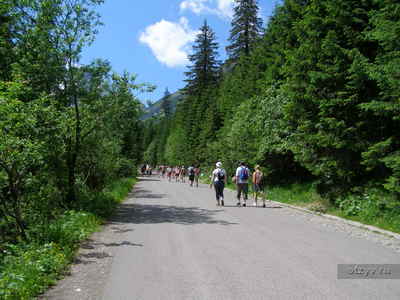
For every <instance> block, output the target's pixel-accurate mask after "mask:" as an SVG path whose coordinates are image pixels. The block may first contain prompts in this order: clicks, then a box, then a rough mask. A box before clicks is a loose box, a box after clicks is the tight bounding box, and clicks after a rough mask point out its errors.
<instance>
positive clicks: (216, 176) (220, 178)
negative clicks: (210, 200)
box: [210, 162, 227, 206]
mask: <svg viewBox="0 0 400 300" xmlns="http://www.w3.org/2000/svg"><path fill="white" fill-rule="evenodd" d="M216 167H217V168H216V169H215V170H214V171H213V172H212V174H211V182H210V188H212V186H213V185H214V189H215V197H216V199H217V206H219V205H222V206H224V205H225V203H224V188H225V184H226V183H227V179H226V177H227V176H226V171H225V170H224V169H222V163H221V162H217V163H216Z"/></svg>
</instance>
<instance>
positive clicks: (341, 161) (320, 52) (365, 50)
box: [143, 0, 400, 214]
mask: <svg viewBox="0 0 400 300" xmlns="http://www.w3.org/2000/svg"><path fill="white" fill-rule="evenodd" d="M258 16H259V8H258V4H257V1H255V0H238V1H235V10H234V18H233V19H232V24H231V30H230V36H229V40H228V42H229V46H228V47H226V51H227V55H228V59H227V60H226V61H224V62H221V61H219V60H218V47H219V46H218V43H217V38H216V36H215V35H214V33H213V30H212V28H210V26H209V25H208V24H207V22H205V23H204V25H203V26H202V27H201V28H200V33H199V34H198V35H197V39H196V41H195V43H194V46H193V49H192V53H191V55H190V57H189V60H190V65H189V66H188V71H187V72H186V73H185V75H186V86H185V88H184V89H183V93H184V94H185V98H184V100H182V101H180V103H179V104H178V107H177V110H176V113H174V114H172V115H171V114H170V113H169V110H165V113H162V114H160V115H159V116H158V117H154V118H152V119H150V120H147V121H146V122H145V136H144V140H143V141H144V148H146V149H147V150H146V151H145V156H144V157H145V159H146V160H147V161H148V162H150V163H152V164H172V165H189V164H201V165H202V166H203V167H204V168H210V167H212V166H213V165H214V163H215V162H216V161H218V160H221V161H222V162H223V163H224V165H225V167H226V168H227V169H228V170H229V172H232V171H233V169H234V168H235V167H236V166H237V162H238V161H240V160H244V161H246V162H247V163H248V164H249V166H254V165H255V164H260V165H261V166H263V168H264V171H265V173H266V174H267V175H268V176H267V182H268V185H270V186H274V185H280V184H289V183H294V182H297V183H299V182H300V183H301V182H303V183H304V182H311V183H312V184H313V186H315V188H316V190H317V192H318V193H319V194H320V195H321V196H323V197H324V198H325V199H329V200H330V201H331V202H332V203H334V204H336V205H339V204H340V203H339V201H340V200H339V199H340V197H342V196H344V195H349V194H360V195H362V194H363V193H364V192H365V191H379V193H383V194H385V195H388V197H389V198H390V199H392V200H393V201H391V202H390V204H389V203H387V202H384V201H383V200H379V199H377V200H376V201H378V202H379V201H381V202H380V203H375V204H376V205H377V206H379V207H381V208H382V209H385V208H387V207H390V209H393V210H396V211H397V214H398V213H400V211H399V210H400V209H399V202H398V201H399V199H400V81H399V78H400V77H399V69H400V68H399V67H400V43H399V39H398V37H399V34H400V4H399V3H398V1H394V0H366V1H358V0H357V1H356V0H354V1H352V0H284V1H282V2H281V3H280V5H278V6H277V7H276V8H275V11H274V13H273V15H272V16H271V18H270V19H269V20H268V23H267V24H265V25H263V23H262V20H261V19H260V18H259V17H258ZM164 101H165V107H168V95H166V96H165V97H164ZM357 199H358V198H357ZM385 199H386V200H387V199H388V198H385ZM359 200H360V199H358V200H357V201H359ZM386 200H385V201H386ZM354 201H355V200H354ZM360 201H361V200H360ZM349 205H350V204H349ZM351 205H355V204H354V203H352V204H351ZM356 206H357V205H356Z"/></svg>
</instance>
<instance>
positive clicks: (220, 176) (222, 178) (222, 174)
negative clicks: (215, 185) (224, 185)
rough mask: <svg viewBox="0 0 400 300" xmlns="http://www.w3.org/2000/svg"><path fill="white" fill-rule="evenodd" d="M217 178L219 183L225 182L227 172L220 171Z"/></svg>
mask: <svg viewBox="0 0 400 300" xmlns="http://www.w3.org/2000/svg"><path fill="white" fill-rule="evenodd" d="M217 178H218V180H219V181H224V180H225V172H224V171H223V170H218V173H217Z"/></svg>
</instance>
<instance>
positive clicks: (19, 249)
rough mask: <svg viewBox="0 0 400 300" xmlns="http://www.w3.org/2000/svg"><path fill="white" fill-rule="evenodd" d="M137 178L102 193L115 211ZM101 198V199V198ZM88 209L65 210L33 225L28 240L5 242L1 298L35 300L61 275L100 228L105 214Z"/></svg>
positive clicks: (1, 273)
mask: <svg viewBox="0 0 400 300" xmlns="http://www.w3.org/2000/svg"><path fill="white" fill-rule="evenodd" d="M134 183H135V179H132V178H128V179H122V180H119V181H117V182H115V183H113V184H112V185H110V186H109V187H108V188H107V189H106V190H105V191H104V192H103V193H104V195H103V196H104V198H100V200H103V199H107V200H108V201H110V200H112V203H113V205H110V203H108V204H107V208H108V211H107V214H110V213H112V211H113V208H115V207H116V206H117V204H118V203H120V202H121V201H122V200H123V199H124V198H125V197H126V196H127V194H128V193H129V191H130V190H131V189H132V186H133V184H134ZM100 200H99V201H100ZM107 214H103V215H102V216H101V217H100V216H99V215H96V214H94V213H90V212H85V211H66V212H65V213H64V214H63V215H62V216H60V217H58V218H57V219H56V220H54V221H53V222H51V223H50V224H47V225H41V226H37V227H36V228H34V229H33V230H32V232H31V236H32V238H31V240H30V242H29V243H20V244H17V245H6V247H4V249H5V250H4V253H2V254H1V257H2V260H1V261H2V263H1V265H0V299H4V300H9V299H19V300H20V299H33V298H34V297H35V296H36V295H38V294H40V293H42V292H44V291H45V290H46V289H47V288H48V287H49V286H51V285H53V284H54V283H55V282H56V280H57V279H58V278H60V277H61V276H62V274H63V273H64V271H65V270H66V268H67V266H68V265H69V264H70V263H71V261H72V259H73V257H74V255H75V253H76V250H77V249H78V247H79V244H80V242H81V241H83V240H85V239H86V238H87V237H88V236H89V235H90V234H92V233H93V232H95V231H96V230H98V228H99V225H100V224H101V222H102V220H103V217H104V216H105V215H107Z"/></svg>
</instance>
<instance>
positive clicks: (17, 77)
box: [0, 0, 153, 299]
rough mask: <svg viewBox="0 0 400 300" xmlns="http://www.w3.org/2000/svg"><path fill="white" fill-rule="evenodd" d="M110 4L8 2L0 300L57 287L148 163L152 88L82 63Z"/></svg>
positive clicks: (3, 27)
mask: <svg viewBox="0 0 400 300" xmlns="http://www.w3.org/2000/svg"><path fill="white" fill-rule="evenodd" d="M102 2H103V1H102V0H32V1H22V0H21V1H20V0H10V1H1V4H0V20H1V21H0V37H1V39H0V65H1V66H0V275H1V276H0V299H30V297H31V296H33V295H36V294H37V293H39V292H41V291H42V290H43V289H44V288H45V287H46V286H48V285H49V284H51V283H52V282H54V280H55V279H56V276H55V274H57V273H58V272H60V271H61V270H62V269H63V268H65V266H66V265H67V263H68V262H69V261H71V259H72V258H73V254H74V251H75V249H76V245H77V243H78V242H79V241H81V240H83V239H84V238H85V237H86V236H87V235H88V234H89V233H91V232H92V231H94V230H95V229H96V228H97V226H98V225H99V224H100V222H101V220H102V219H103V218H106V217H107V216H109V215H110V214H111V213H112V211H113V209H114V207H115V206H116V204H117V202H118V201H120V200H122V198H124V195H126V194H127V193H128V192H129V191H130V189H131V187H132V184H133V178H134V176H135V173H136V166H137V165H138V164H139V162H140V161H141V155H142V152H143V151H142V149H141V145H142V142H141V133H142V124H141V121H140V115H141V107H142V105H141V102H140V101H139V99H138V98H137V96H135V95H136V94H140V92H141V91H150V90H152V89H153V87H152V86H151V85H149V84H139V83H136V75H133V74H129V73H127V72H124V73H123V74H118V73H115V72H113V70H112V66H111V65H110V63H109V62H108V61H106V60H102V59H96V60H94V61H93V62H91V63H90V64H87V65H84V64H82V63H81V62H80V59H81V54H82V50H83V48H84V47H87V46H89V45H90V44H91V43H92V42H93V41H94V39H95V36H96V33H97V31H98V28H99V26H100V25H101V22H100V16H99V15H98V14H97V12H96V8H97V6H98V5H100V4H101V3H102Z"/></svg>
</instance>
